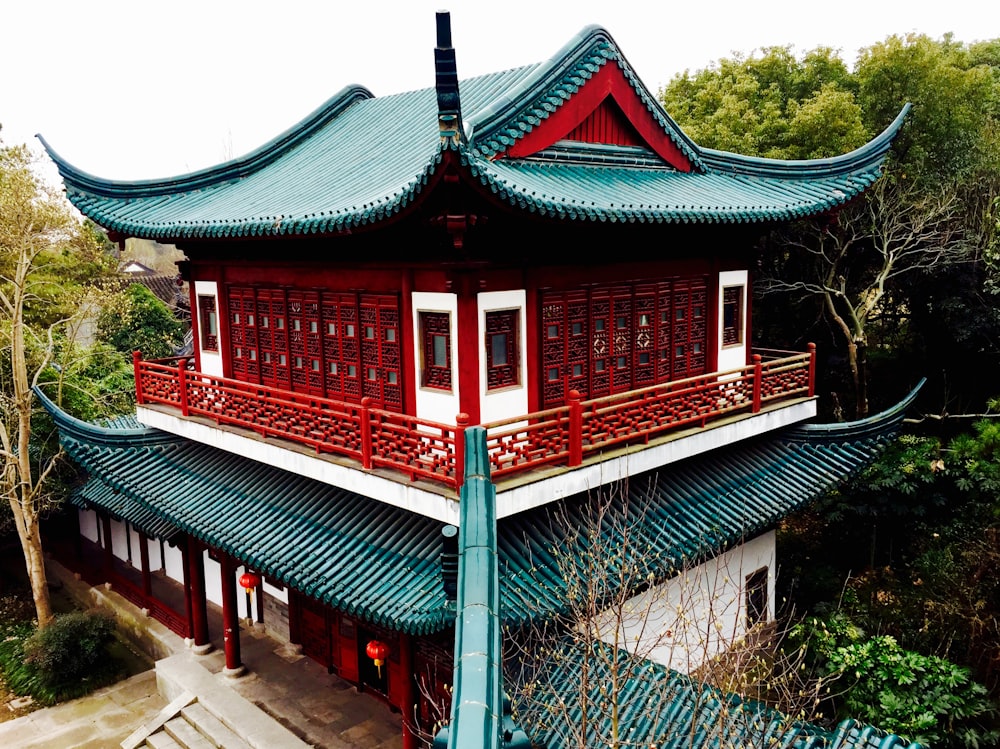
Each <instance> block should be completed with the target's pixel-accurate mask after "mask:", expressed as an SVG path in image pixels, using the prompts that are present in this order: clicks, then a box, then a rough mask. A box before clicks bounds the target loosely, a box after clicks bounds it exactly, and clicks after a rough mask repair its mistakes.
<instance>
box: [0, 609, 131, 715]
mask: <svg viewBox="0 0 1000 749" xmlns="http://www.w3.org/2000/svg"><path fill="white" fill-rule="evenodd" d="M114 636H115V625H114V620H113V619H111V617H109V616H108V615H106V614H103V613H100V612H93V611H90V612H73V613H70V614H62V615H59V616H56V618H55V619H54V620H53V622H52V624H50V625H49V626H48V627H46V628H45V629H41V630H34V631H32V628H31V625H29V624H19V625H16V626H15V627H13V628H12V629H11V630H9V634H8V636H7V637H6V638H5V639H4V641H3V642H0V668H2V669H3V671H4V677H5V679H6V681H7V685H8V687H10V689H11V690H13V691H15V692H17V693H19V694H29V695H31V696H32V697H34V698H35V700H37V701H38V702H40V703H42V704H45V705H51V704H54V703H56V702H60V701H62V700H66V699H73V698H75V697H80V696H83V695H85V694H88V693H89V692H91V691H93V690H94V689H97V688H98V687H101V686H104V685H106V684H110V683H111V682H113V681H115V679H117V677H118V676H119V675H120V672H121V670H122V669H121V667H120V665H119V664H118V663H117V662H116V661H115V660H114V659H112V658H110V657H109V655H108V651H107V647H108V645H109V644H110V643H111V641H112V640H113V639H114Z"/></svg>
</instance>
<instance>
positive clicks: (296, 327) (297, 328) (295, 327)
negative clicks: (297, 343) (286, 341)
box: [292, 318, 302, 332]
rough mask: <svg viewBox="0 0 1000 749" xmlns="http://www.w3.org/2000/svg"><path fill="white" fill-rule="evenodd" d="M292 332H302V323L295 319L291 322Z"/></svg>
mask: <svg viewBox="0 0 1000 749" xmlns="http://www.w3.org/2000/svg"><path fill="white" fill-rule="evenodd" d="M292 330H294V331H296V332H297V331H300V330H302V321H301V320H299V319H297V318H296V319H295V320H292Z"/></svg>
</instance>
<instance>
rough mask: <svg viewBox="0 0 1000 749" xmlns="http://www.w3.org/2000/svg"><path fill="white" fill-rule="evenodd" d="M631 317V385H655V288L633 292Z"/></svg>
mask: <svg viewBox="0 0 1000 749" xmlns="http://www.w3.org/2000/svg"><path fill="white" fill-rule="evenodd" d="M634 300H635V301H634V304H633V317H632V330H633V335H632V341H633V352H632V383H633V385H634V387H636V388H641V387H646V386H647V385H655V384H656V319H657V317H656V287H655V286H640V287H638V288H636V290H635V297H634Z"/></svg>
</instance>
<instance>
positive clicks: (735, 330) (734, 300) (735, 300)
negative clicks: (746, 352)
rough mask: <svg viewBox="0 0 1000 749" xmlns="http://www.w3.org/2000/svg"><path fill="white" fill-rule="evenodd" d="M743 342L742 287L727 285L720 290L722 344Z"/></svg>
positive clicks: (735, 344) (733, 344) (728, 344)
mask: <svg viewBox="0 0 1000 749" xmlns="http://www.w3.org/2000/svg"><path fill="white" fill-rule="evenodd" d="M741 343H743V287H742V286H727V287H726V288H725V289H723V290H722V345H723V346H737V345H739V344H741Z"/></svg>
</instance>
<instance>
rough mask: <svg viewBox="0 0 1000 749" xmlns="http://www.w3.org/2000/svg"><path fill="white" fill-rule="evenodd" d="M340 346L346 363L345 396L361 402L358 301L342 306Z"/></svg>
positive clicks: (354, 300)
mask: <svg viewBox="0 0 1000 749" xmlns="http://www.w3.org/2000/svg"><path fill="white" fill-rule="evenodd" d="M340 320H341V323H342V325H341V331H340V346H341V351H342V352H343V357H344V359H343V361H344V396H345V398H346V399H347V400H360V399H361V397H362V395H361V344H360V343H359V342H358V337H359V336H360V331H359V330H358V308H357V300H356V299H352V300H351V303H350V304H341V306H340Z"/></svg>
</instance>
